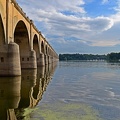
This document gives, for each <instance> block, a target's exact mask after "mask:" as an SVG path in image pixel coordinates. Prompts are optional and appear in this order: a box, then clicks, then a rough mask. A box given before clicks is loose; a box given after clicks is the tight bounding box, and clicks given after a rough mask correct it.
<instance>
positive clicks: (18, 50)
mask: <svg viewBox="0 0 120 120" xmlns="http://www.w3.org/2000/svg"><path fill="white" fill-rule="evenodd" d="M57 60H58V55H57V53H56V52H55V50H54V49H53V48H52V46H51V45H50V44H49V43H48V42H47V40H46V38H45V37H44V36H43V35H42V34H41V32H40V31H39V30H38V29H37V28H36V26H35V25H34V24H33V21H32V20H30V19H29V18H28V17H27V16H26V14H25V13H24V12H23V10H22V8H21V7H20V6H19V5H18V4H17V2H16V1H15V0H0V76H17V75H21V69H22V68H29V69H36V68H37V67H39V66H45V65H47V64H51V63H54V62H55V61H57Z"/></svg>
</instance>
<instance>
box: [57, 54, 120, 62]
mask: <svg viewBox="0 0 120 120" xmlns="http://www.w3.org/2000/svg"><path fill="white" fill-rule="evenodd" d="M59 60H60V61H67V60H106V61H109V62H114V61H115V62H118V61H120V53H110V54H107V55H98V54H97V55H93V54H79V53H76V54H59Z"/></svg>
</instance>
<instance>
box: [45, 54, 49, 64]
mask: <svg viewBox="0 0 120 120" xmlns="http://www.w3.org/2000/svg"><path fill="white" fill-rule="evenodd" d="M44 60H45V65H48V55H44Z"/></svg>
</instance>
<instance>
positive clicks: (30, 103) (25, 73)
mask: <svg viewBox="0 0 120 120" xmlns="http://www.w3.org/2000/svg"><path fill="white" fill-rule="evenodd" d="M55 68H56V64H51V65H50V66H46V67H40V68H38V69H34V70H31V69H24V70H22V75H21V76H19V77H0V120H21V119H24V118H26V116H29V112H30V111H31V109H30V108H35V106H36V105H37V104H38V102H39V101H40V100H41V99H42V95H43V93H44V91H45V90H46V87H47V85H48V84H49V82H50V80H51V78H52V75H53V73H54V70H55ZM26 108H27V109H26ZM26 112H27V114H26Z"/></svg>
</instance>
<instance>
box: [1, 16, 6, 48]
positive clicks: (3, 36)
mask: <svg viewBox="0 0 120 120" xmlns="http://www.w3.org/2000/svg"><path fill="white" fill-rule="evenodd" d="M3 44H5V31H4V27H3V21H2V17H1V15H0V46H2V45H3ZM0 48H1V47H0Z"/></svg>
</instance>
